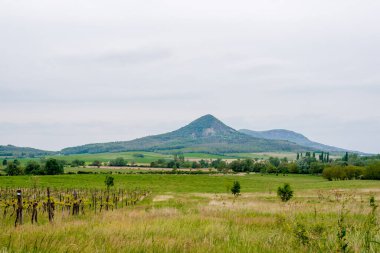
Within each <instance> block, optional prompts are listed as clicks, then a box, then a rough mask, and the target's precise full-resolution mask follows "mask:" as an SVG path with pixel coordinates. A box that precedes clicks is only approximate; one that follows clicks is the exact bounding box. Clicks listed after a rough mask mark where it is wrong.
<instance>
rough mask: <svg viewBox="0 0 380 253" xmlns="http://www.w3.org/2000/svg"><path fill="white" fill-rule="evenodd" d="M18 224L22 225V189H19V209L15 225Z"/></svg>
mask: <svg viewBox="0 0 380 253" xmlns="http://www.w3.org/2000/svg"><path fill="white" fill-rule="evenodd" d="M17 224H19V225H22V196H21V190H17V210H16V221H15V227H17Z"/></svg>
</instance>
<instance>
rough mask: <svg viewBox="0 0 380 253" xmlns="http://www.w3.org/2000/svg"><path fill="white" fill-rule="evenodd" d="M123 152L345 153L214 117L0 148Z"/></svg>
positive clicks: (26, 152)
mask: <svg viewBox="0 0 380 253" xmlns="http://www.w3.org/2000/svg"><path fill="white" fill-rule="evenodd" d="M123 151H152V152H160V153H177V152H184V153H185V152H201V153H214V154H215V153H216V154H225V153H252V152H305V151H328V152H336V153H342V152H346V151H347V150H345V149H341V148H337V147H333V146H328V145H324V144H321V143H317V142H314V141H311V140H309V139H308V138H306V137H305V136H304V135H302V134H299V133H296V132H293V131H289V130H284V129H274V130H269V131H252V130H247V129H242V130H239V131H237V130H235V129H233V128H231V127H229V126H227V125H225V124H224V123H223V122H221V121H220V120H218V119H217V118H215V117H214V116H212V115H210V114H207V115H205V116H202V117H200V118H198V119H196V120H194V121H192V122H191V123H190V124H188V125H186V126H184V127H181V128H179V129H178V130H175V131H172V132H168V133H164V134H159V135H152V136H147V137H143V138H138V139H134V140H131V141H117V142H107V143H93V144H86V145H81V146H75V147H68V148H64V149H62V150H61V151H59V152H51V151H45V150H39V149H33V148H24V147H16V146H12V145H8V146H0V156H3V157H4V156H17V157H34V156H44V155H51V154H63V155H69V154H83V153H107V152H123Z"/></svg>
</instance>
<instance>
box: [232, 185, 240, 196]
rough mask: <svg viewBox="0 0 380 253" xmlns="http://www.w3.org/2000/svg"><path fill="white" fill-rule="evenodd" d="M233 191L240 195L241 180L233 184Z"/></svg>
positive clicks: (235, 194) (234, 193)
mask: <svg viewBox="0 0 380 253" xmlns="http://www.w3.org/2000/svg"><path fill="white" fill-rule="evenodd" d="M231 193H232V194H233V195H234V196H235V197H236V196H238V195H240V183H239V181H235V182H234V183H233V184H232V187H231Z"/></svg>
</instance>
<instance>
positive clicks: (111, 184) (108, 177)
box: [104, 176, 114, 210]
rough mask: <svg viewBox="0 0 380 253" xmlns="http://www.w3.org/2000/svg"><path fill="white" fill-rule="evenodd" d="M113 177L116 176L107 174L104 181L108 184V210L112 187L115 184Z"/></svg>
mask: <svg viewBox="0 0 380 253" xmlns="http://www.w3.org/2000/svg"><path fill="white" fill-rule="evenodd" d="M113 179H114V178H113V177H111V176H106V180H105V181H104V183H105V184H106V186H107V198H106V210H108V206H109V202H110V187H112V186H114V183H113Z"/></svg>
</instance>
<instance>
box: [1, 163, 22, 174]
mask: <svg viewBox="0 0 380 253" xmlns="http://www.w3.org/2000/svg"><path fill="white" fill-rule="evenodd" d="M5 173H6V174H7V175H8V176H18V175H22V174H24V170H23V169H22V168H21V166H20V165H19V164H17V163H15V162H9V163H8V165H7V167H6V168H5Z"/></svg>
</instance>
